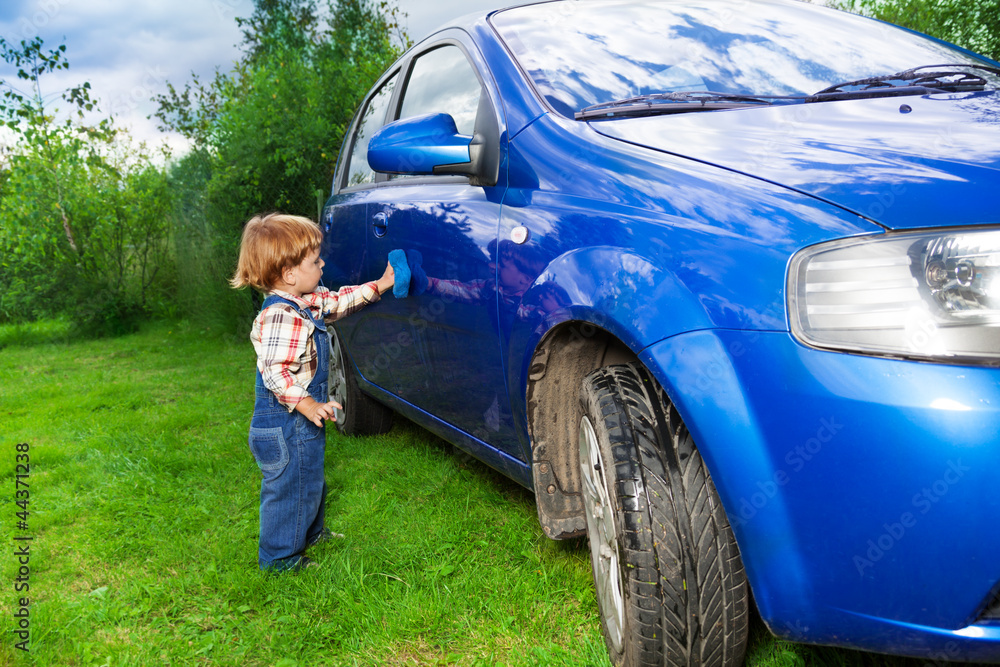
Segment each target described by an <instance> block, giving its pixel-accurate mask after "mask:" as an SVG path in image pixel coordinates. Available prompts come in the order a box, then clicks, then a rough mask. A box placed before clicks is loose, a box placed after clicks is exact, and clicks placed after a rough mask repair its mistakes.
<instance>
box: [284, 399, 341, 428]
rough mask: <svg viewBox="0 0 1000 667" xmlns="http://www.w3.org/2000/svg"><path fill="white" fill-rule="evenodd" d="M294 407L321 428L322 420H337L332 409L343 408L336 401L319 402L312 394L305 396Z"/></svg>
mask: <svg viewBox="0 0 1000 667" xmlns="http://www.w3.org/2000/svg"><path fill="white" fill-rule="evenodd" d="M295 409H296V410H298V411H299V412H301V413H302V414H303V415H305V417H306V419H308V420H309V421H311V422H312V423H313V424H316V426H319V427H320V428H322V427H323V423H324V420H327V419H328V420H330V421H334V422H335V421H337V418H336V417H335V416H334V415H335V412H334V410H343V409H344V406H342V405H341V404H340V403H338V402H336V401H330V402H329V403H320V402H318V401H316V400H315V399H313V397H312V396H306V397H305V398H303V399H302V400H301V401H299V402H298V403H296V404H295Z"/></svg>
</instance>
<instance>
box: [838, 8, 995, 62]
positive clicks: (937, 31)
mask: <svg viewBox="0 0 1000 667" xmlns="http://www.w3.org/2000/svg"><path fill="white" fill-rule="evenodd" d="M836 6H837V7H839V8H840V9H844V10H847V11H850V12H854V13H857V14H864V15H866V16H872V17H874V18H877V19H880V20H882V21H887V22H889V23H895V24H897V25H901V26H904V27H907V28H910V29H911V30H916V31H918V32H922V33H926V34H928V35H931V36H933V37H937V38H939V39H943V40H945V41H948V42H952V43H954V44H957V45H959V46H962V47H965V48H967V49H969V50H970V51H975V52H977V53H981V54H983V55H985V56H988V57H990V58H992V59H994V60H997V59H1000V0H976V2H971V1H970V0H843V1H842V2H838V3H836Z"/></svg>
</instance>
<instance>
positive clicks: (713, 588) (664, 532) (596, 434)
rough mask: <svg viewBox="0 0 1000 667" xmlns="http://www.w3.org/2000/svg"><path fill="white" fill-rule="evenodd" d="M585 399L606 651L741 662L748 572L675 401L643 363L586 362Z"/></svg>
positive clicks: (663, 660)
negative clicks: (590, 367)
mask: <svg viewBox="0 0 1000 667" xmlns="http://www.w3.org/2000/svg"><path fill="white" fill-rule="evenodd" d="M580 401H581V405H582V408H583V418H582V419H581V421H580V434H579V442H580V467H581V472H582V475H583V494H584V505H585V507H586V513H587V535H588V538H589V540H590V551H591V565H592V567H593V572H594V581H595V584H596V588H597V598H598V607H599V609H600V615H601V628H602V630H603V632H604V637H605V642H606V644H607V646H608V651H609V653H610V655H611V661H612V663H613V664H615V665H619V666H625V667H639V666H643V665H648V666H654V665H655V666H661V665H725V666H727V667H735V666H737V665H740V664H742V662H743V654H744V651H745V649H746V639H747V624H748V609H747V605H748V597H747V586H746V576H745V574H744V571H743V565H742V562H741V561H740V556H739V551H738V549H737V547H736V542H735V540H734V539H733V534H732V530H731V529H730V526H729V521H728V519H727V518H726V514H725V512H724V511H723V509H722V504H721V503H720V502H719V497H718V494H717V493H716V490H715V486H714V485H713V484H712V480H711V479H710V478H709V475H708V471H707V470H706V469H705V465H704V462H703V461H702V458H701V456H700V454H699V453H698V450H697V448H696V447H695V444H694V442H693V440H692V438H691V435H690V433H688V430H687V428H686V427H685V426H684V423H683V422H682V421H681V419H680V417H679V415H678V414H677V411H676V410H675V409H674V408H673V406H672V405H671V404H670V402H669V401H668V400H667V398H666V395H665V393H664V392H663V390H662V389H661V388H660V386H659V385H658V383H657V382H656V381H655V380H654V379H653V378H652V377H651V376H650V375H649V373H648V372H647V371H646V369H645V368H643V367H642V366H640V365H638V364H625V365H621V366H608V367H605V368H602V369H600V370H598V371H595V372H594V373H592V374H590V375H589V376H587V378H586V379H585V380H584V382H583V387H582V390H581V395H580Z"/></svg>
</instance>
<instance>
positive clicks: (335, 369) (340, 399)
mask: <svg viewBox="0 0 1000 667" xmlns="http://www.w3.org/2000/svg"><path fill="white" fill-rule="evenodd" d="M343 359H344V355H343V353H342V352H341V349H340V337H339V336H337V332H336V331H334V330H333V329H332V328H331V330H330V375H329V396H330V400H331V401H336V402H337V403H340V404H341V405H342V406H344V410H346V409H347V374H346V373H347V372H346V370H345V369H344V363H343ZM344 410H336V411H335V415H334V416H335V417H336V418H337V426H338V427H342V426H343V424H344Z"/></svg>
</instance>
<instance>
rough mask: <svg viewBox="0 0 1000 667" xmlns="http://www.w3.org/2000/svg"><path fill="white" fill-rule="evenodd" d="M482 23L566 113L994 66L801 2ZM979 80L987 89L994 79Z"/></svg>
mask: <svg viewBox="0 0 1000 667" xmlns="http://www.w3.org/2000/svg"><path fill="white" fill-rule="evenodd" d="M491 21H492V23H493V25H494V27H495V28H496V30H497V32H498V33H499V34H500V36H501V37H502V39H503V40H504V41H505V42H506V44H507V45H508V47H509V48H510V50H511V51H512V52H513V54H514V56H515V57H516V58H517V60H518V62H519V63H520V65H521V67H522V69H523V70H524V71H525V72H527V73H528V75H529V76H530V77H531V79H532V81H533V82H534V85H535V87H536V89H537V90H538V91H539V93H541V95H542V96H544V97H545V99H546V100H547V101H548V103H549V104H550V105H551V106H552V108H553V109H555V110H556V111H557V112H559V113H560V114H562V115H564V116H567V117H569V118H573V117H574V114H575V113H577V112H579V111H581V110H582V109H586V108H588V107H592V106H594V105H599V104H609V103H612V102H615V101H619V100H629V98H636V97H642V96H649V95H654V96H655V95H659V94H663V93H668V94H669V93H690V92H696V91H711V92H713V93H725V94H732V95H746V96H808V95H812V94H813V93H816V92H817V91H821V90H824V89H827V88H829V87H831V86H836V85H838V84H842V83H844V82H851V81H858V80H861V79H866V78H870V77H879V76H885V75H889V74H892V73H895V72H901V71H904V70H908V69H911V68H914V67H920V66H924V65H931V64H938V63H949V64H951V65H960V64H962V63H968V64H973V65H993V64H994V63H991V62H990V61H987V60H981V59H978V58H976V57H974V56H973V55H971V54H969V53H966V52H964V51H961V50H958V49H955V48H952V47H950V46H947V45H945V44H941V43H939V42H936V41H934V40H931V39H928V38H926V37H922V36H920V35H917V34H914V33H911V32H908V31H906V30H901V29H897V28H894V27H892V26H889V25H887V24H883V23H879V22H876V21H872V20H870V19H865V18H862V17H859V16H855V15H852V14H848V13H846V12H838V11H834V10H831V9H828V8H825V7H817V6H814V5H810V4H808V3H805V2H779V1H777V0H771V1H763V2H756V1H755V2H753V3H749V2H746V0H734V1H733V2H712V3H692V2H662V1H660V2H652V1H649V2H636V1H634V0H632V1H621V2H618V1H615V0H595V1H588V2H559V3H546V4H540V5H530V6H525V7H516V8H513V9H508V10H504V11H501V12H498V13H496V14H494V15H493V17H492V19H491ZM986 78H987V80H988V82H989V87H990V88H996V87H997V84H998V79H997V77H996V75H995V74H993V73H987V74H986ZM674 97H675V98H677V97H681V96H677V95H675V96H674ZM699 99H702V98H699V97H698V96H693V97H692V107H695V106H696V105H697V104H698V103H699V102H698V100H699ZM789 101H791V100H789ZM729 106H732V105H729ZM745 106H746V107H753V106H759V105H745Z"/></svg>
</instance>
